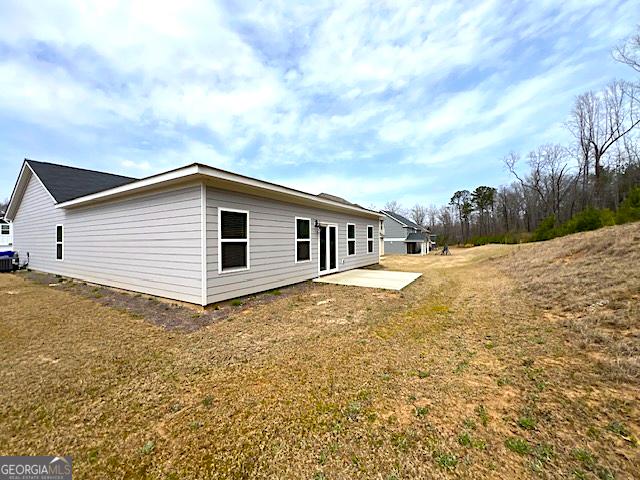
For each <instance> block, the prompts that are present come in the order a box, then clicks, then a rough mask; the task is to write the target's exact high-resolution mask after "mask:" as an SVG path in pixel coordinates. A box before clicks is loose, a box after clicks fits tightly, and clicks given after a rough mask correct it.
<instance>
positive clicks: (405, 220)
mask: <svg viewBox="0 0 640 480" xmlns="http://www.w3.org/2000/svg"><path fill="white" fill-rule="evenodd" d="M382 213H384V214H385V215H389V216H390V217H391V218H394V219H396V220H397V221H399V222H400V223H404V224H405V225H406V226H407V227H412V228H419V229H422V227H421V226H420V225H418V224H417V223H415V222H412V221H411V220H409V219H408V218H407V217H403V216H402V215H400V214H399V213H394V212H391V211H389V210H382Z"/></svg>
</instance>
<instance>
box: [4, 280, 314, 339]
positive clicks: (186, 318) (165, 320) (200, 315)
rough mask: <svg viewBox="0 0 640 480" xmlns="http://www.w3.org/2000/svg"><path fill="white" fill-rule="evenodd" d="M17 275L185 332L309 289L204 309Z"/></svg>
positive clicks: (304, 285)
mask: <svg viewBox="0 0 640 480" xmlns="http://www.w3.org/2000/svg"><path fill="white" fill-rule="evenodd" d="M15 275H17V276H20V277H22V278H26V279H28V280H29V281H30V282H34V283H36V284H38V285H46V286H48V287H49V288H55V289H57V290H63V291H66V292H70V293H73V294H76V295H79V296H81V297H83V298H89V299H92V300H93V301H95V302H97V303H99V304H100V305H105V306H108V307H112V308H115V309H117V310H122V311H125V312H128V313H130V314H131V315H133V316H136V317H139V318H142V319H144V320H146V321H148V322H150V323H151V324H153V325H157V326H159V327H162V328H165V329H167V330H178V331H183V332H193V331H196V330H198V329H200V328H203V327H206V326H207V325H211V324H212V323H214V322H219V321H222V320H226V319H227V318H229V317H230V316H231V315H236V314H242V313H243V312H245V311H247V310H250V309H253V308H256V307H259V306H260V305H266V304H268V303H270V302H273V301H274V300H276V299H278V298H286V297H288V296H291V295H298V294H301V293H303V292H305V291H306V290H308V289H309V282H304V283H300V284H296V285H290V286H287V287H283V288H280V289H277V290H271V291H268V292H264V293H259V294H255V295H249V296H245V297H240V298H237V299H234V300H230V301H227V302H221V303H219V304H215V305H210V306H208V307H207V308H206V309H203V308H201V307H198V306H196V305H188V304H184V303H182V302H175V301H171V300H168V299H162V298H158V297H155V296H152V295H145V294H141V293H135V292H127V291H124V290H119V289H113V288H109V287H104V286H101V285H94V284H89V283H86V282H82V281H79V280H74V279H70V278H66V277H62V276H60V275H54V274H51V273H44V272H36V271H33V270H22V271H20V272H17V273H15ZM7 293H8V294H16V293H17V292H11V291H9V292H7Z"/></svg>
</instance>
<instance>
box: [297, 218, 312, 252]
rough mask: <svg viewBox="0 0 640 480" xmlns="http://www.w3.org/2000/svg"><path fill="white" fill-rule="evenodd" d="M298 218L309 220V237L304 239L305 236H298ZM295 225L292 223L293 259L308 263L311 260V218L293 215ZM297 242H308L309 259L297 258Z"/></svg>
mask: <svg viewBox="0 0 640 480" xmlns="http://www.w3.org/2000/svg"><path fill="white" fill-rule="evenodd" d="M298 220H306V221H307V222H309V238H308V239H305V238H298ZM294 222H295V225H294V232H295V233H294V237H293V247H294V252H293V260H294V262H295V263H309V262H310V261H311V259H312V258H311V257H312V256H313V255H312V254H311V219H310V218H305V217H295V220H294ZM298 242H309V260H298Z"/></svg>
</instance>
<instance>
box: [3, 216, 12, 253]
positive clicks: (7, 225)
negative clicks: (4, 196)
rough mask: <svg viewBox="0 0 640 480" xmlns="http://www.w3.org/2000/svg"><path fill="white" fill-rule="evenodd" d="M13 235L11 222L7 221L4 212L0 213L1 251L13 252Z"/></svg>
mask: <svg viewBox="0 0 640 480" xmlns="http://www.w3.org/2000/svg"><path fill="white" fill-rule="evenodd" d="M12 245H13V234H12V228H11V222H9V221H7V220H5V218H4V212H0V250H11V247H12Z"/></svg>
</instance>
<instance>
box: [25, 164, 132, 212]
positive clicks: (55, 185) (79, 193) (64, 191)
mask: <svg viewBox="0 0 640 480" xmlns="http://www.w3.org/2000/svg"><path fill="white" fill-rule="evenodd" d="M25 163H26V164H27V165H29V168H31V170H32V171H33V172H34V173H35V174H36V176H37V177H38V178H39V179H40V181H41V182H42V184H43V185H44V188H46V189H47V191H48V192H49V193H50V194H51V196H52V197H53V198H54V200H55V201H56V202H57V203H60V202H66V201H67V200H72V199H74V198H78V197H83V196H85V195H90V194H92V193H96V192H100V191H102V190H107V189H109V188H114V187H119V186H121V185H126V184H127V183H131V182H134V181H136V179H135V178H131V177H124V176H122V175H114V174H112V173H105V172H98V171H95V170H87V169H84V168H77V167H67V166H65V165H56V164H53V163H46V162H36V161H35V160H28V159H25Z"/></svg>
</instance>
